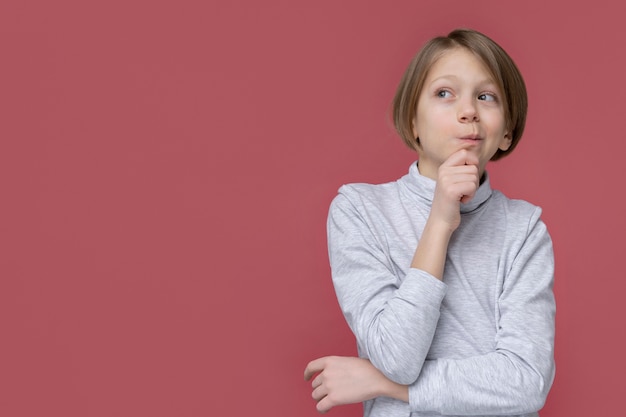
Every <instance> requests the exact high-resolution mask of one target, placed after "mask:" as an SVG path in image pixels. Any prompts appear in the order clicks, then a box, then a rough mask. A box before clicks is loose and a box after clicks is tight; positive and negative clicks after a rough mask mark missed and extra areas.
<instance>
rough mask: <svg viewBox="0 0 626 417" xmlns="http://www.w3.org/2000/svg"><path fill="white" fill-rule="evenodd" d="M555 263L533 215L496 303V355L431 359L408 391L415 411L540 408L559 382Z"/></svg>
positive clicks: (513, 411) (486, 411)
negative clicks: (557, 373)
mask: <svg viewBox="0 0 626 417" xmlns="http://www.w3.org/2000/svg"><path fill="white" fill-rule="evenodd" d="M553 276H554V257H553V252H552V242H551V239H550V236H549V234H548V232H547V230H546V227H545V225H544V224H543V222H541V220H539V210H537V211H536V212H535V215H534V216H533V219H532V220H531V222H530V225H529V232H528V234H527V238H526V241H525V242H524V244H523V246H522V247H521V249H520V251H519V253H518V254H517V256H516V258H515V260H514V262H513V265H512V267H511V270H510V271H509V273H508V274H507V276H506V278H505V281H504V284H503V289H502V293H501V295H500V297H499V300H498V304H497V308H498V309H499V320H498V322H497V325H498V329H497V333H496V339H495V350H494V352H491V353H488V354H486V355H482V356H476V357H470V358H465V359H437V360H432V361H426V362H425V363H424V366H423V368H422V373H421V374H420V377H419V378H418V380H417V381H416V382H415V383H414V384H412V385H411V386H410V388H409V396H410V404H411V409H412V411H435V412H439V413H441V414H457V415H459V414H460V415H462V414H470V415H471V414H523V413H529V412H534V411H537V410H539V409H540V408H541V407H542V406H543V404H544V402H545V399H546V397H547V394H548V391H549V390H550V387H551V385H552V381H553V379H554V317H555V302H554V295H553V293H552V284H553Z"/></svg>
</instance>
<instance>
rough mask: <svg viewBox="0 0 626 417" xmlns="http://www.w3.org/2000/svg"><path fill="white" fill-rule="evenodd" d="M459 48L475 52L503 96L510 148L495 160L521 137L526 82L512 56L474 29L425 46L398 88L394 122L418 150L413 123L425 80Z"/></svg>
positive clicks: (393, 110) (409, 144)
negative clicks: (445, 56)
mask: <svg viewBox="0 0 626 417" xmlns="http://www.w3.org/2000/svg"><path fill="white" fill-rule="evenodd" d="M459 47H460V48H464V49H466V50H468V51H470V52H472V53H473V54H474V55H475V56H476V57H478V58H479V59H480V60H481V61H482V62H483V63H484V64H485V66H486V67H487V69H488V71H489V72H490V75H491V76H492V77H493V80H494V82H495V83H496V84H497V86H498V88H499V89H500V91H501V92H502V94H503V106H504V118H505V121H506V130H507V132H509V135H510V137H511V146H510V147H509V148H508V149H507V150H506V151H502V150H500V149H498V151H497V152H496V153H495V155H494V156H493V157H492V158H491V160H492V161H495V160H497V159H500V158H502V157H504V156H506V155H508V154H509V153H511V152H512V151H513V149H515V146H516V145H517V143H518V142H519V140H520V138H521V137H522V133H523V132H524V126H525V124H526V113H527V110H528V96H527V93H526V85H525V84H524V79H523V78H522V75H521V74H520V72H519V69H518V68H517V66H516V65H515V63H514V62H513V60H512V59H511V57H510V56H509V55H508V54H507V53H506V52H505V51H504V49H502V48H501V47H500V45H498V44H497V43H495V42H494V41H493V40H491V39H490V38H489V37H487V36H485V35H483V34H482V33H480V32H477V31H475V30H471V29H456V30H453V31H452V32H450V33H449V34H448V36H438V37H436V38H433V39H431V40H430V41H428V42H427V43H426V44H425V45H424V46H423V47H422V49H421V50H420V51H419V52H418V53H417V55H415V57H414V58H413V60H412V61H411V63H410V64H409V67H408V68H407V70H406V72H405V73H404V76H403V77H402V80H401V81H400V84H399V85H398V89H397V91H396V95H395V97H394V99H393V102H392V118H393V123H394V126H395V128H396V130H397V131H398V133H399V134H400V137H401V138H402V139H404V142H405V143H406V144H407V146H409V147H410V148H411V149H419V139H418V138H415V137H414V135H413V120H414V118H415V114H416V111H417V102H418V100H419V96H420V94H421V92H422V88H423V86H424V81H425V80H426V76H427V75H428V71H429V70H430V68H431V67H432V66H433V64H434V63H435V62H436V61H437V60H438V59H439V58H440V57H441V56H442V55H443V54H444V53H445V52H447V51H449V50H451V49H454V48H459Z"/></svg>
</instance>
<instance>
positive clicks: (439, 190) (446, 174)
mask: <svg viewBox="0 0 626 417" xmlns="http://www.w3.org/2000/svg"><path fill="white" fill-rule="evenodd" d="M479 180H480V178H479V175H478V158H477V157H476V155H474V154H473V153H471V152H469V151H468V150H466V149H461V150H460V151H457V152H455V153H453V154H452V155H450V157H449V158H448V159H447V160H446V161H444V163H443V164H441V166H440V167H439V171H438V173H437V185H436V187H435V195H434V197H433V205H432V209H431V212H430V217H429V220H431V219H432V221H438V222H441V223H443V224H444V225H446V226H447V227H448V228H449V230H450V232H453V231H454V230H456V229H457V227H459V225H460V224H461V212H460V203H467V202H469V201H470V200H471V199H472V198H474V194H476V190H478V186H479Z"/></svg>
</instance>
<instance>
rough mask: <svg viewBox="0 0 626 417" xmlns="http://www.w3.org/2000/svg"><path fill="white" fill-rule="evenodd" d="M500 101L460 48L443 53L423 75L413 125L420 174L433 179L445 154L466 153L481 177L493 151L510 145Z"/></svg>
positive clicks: (485, 73) (482, 68)
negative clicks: (473, 159) (472, 157)
mask: <svg viewBox="0 0 626 417" xmlns="http://www.w3.org/2000/svg"><path fill="white" fill-rule="evenodd" d="M502 99H503V97H502V93H501V92H500V90H499V89H498V87H497V84H496V83H495V82H494V80H493V79H492V77H491V75H490V74H489V71H488V70H487V67H486V66H485V65H484V64H483V63H482V61H480V59H479V58H477V57H476V56H475V55H474V54H472V53H471V52H470V51H468V50H466V49H463V48H455V49H452V50H449V51H447V52H445V53H444V55H442V56H441V57H440V58H439V59H438V60H437V61H436V62H435V63H434V64H433V65H432V67H431V68H430V70H429V72H428V75H427V77H426V79H425V81H424V86H423V88H422V91H421V93H420V96H419V99H418V102H417V111H416V116H415V119H414V120H413V133H414V135H415V137H419V147H418V154H419V170H420V173H421V174H422V175H425V176H427V177H430V178H432V179H437V171H438V169H439V166H440V165H441V164H442V163H443V162H444V161H445V160H446V159H448V157H449V156H450V155H452V154H453V153H455V152H456V151H459V150H461V149H468V150H469V151H471V152H474V153H475V154H476V156H477V157H478V161H479V166H478V169H479V172H480V174H481V175H482V173H483V172H484V170H485V166H486V165H487V162H488V161H489V160H490V159H491V157H492V156H493V155H494V154H495V153H496V151H497V150H498V149H502V150H506V149H508V148H509V146H511V139H510V135H509V134H508V132H507V131H506V122H505V119H504V107H503V102H502Z"/></svg>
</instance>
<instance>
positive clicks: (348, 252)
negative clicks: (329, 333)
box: [328, 151, 478, 384]
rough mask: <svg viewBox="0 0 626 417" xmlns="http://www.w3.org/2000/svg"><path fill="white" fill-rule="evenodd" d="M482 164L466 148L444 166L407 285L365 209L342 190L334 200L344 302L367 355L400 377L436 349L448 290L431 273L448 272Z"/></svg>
mask: <svg viewBox="0 0 626 417" xmlns="http://www.w3.org/2000/svg"><path fill="white" fill-rule="evenodd" d="M477 163H478V161H477V159H476V157H475V156H474V155H472V154H471V153H469V152H467V151H460V152H457V153H455V154H453V155H452V156H451V157H450V158H449V159H448V160H447V161H446V162H445V163H444V164H443V165H442V166H441V168H440V170H439V178H438V181H437V187H436V191H435V196H434V198H433V206H432V209H431V213H430V215H429V218H428V220H427V222H426V225H425V227H424V230H423V232H422V236H421V238H420V240H419V243H418V245H417V248H416V250H415V253H414V257H413V261H412V263H411V269H409V272H408V273H407V275H406V277H404V280H402V282H401V283H400V280H398V278H397V277H396V276H395V275H394V273H393V271H392V270H391V268H390V266H389V263H388V259H387V254H386V253H385V252H384V251H383V249H382V247H384V244H382V243H381V242H380V241H379V239H377V236H376V235H375V233H374V232H373V230H372V229H373V227H371V226H370V224H369V223H368V219H367V218H365V217H364V214H363V212H362V210H359V208H357V207H355V205H354V204H353V203H352V202H351V201H350V199H348V198H347V197H346V196H345V195H341V194H340V195H339V196H338V197H337V198H336V199H335V200H334V201H333V204H332V205H331V210H330V214H329V220H328V237H329V252H330V261H331V268H332V273H333V283H334V286H335V291H336V293H337V298H338V301H339V304H340V306H341V308H342V311H343V313H344V316H345V317H346V321H347V322H348V325H349V326H350V328H351V329H352V332H353V333H354V335H355V336H356V338H357V341H358V343H359V346H360V347H361V348H362V349H363V353H364V355H365V356H367V357H368V358H369V359H370V361H371V362H372V363H373V364H374V366H375V367H376V368H378V369H380V370H381V371H382V372H383V374H385V375H386V376H387V377H388V378H389V379H391V380H393V381H395V382H398V383H402V384H410V383H412V382H414V381H415V380H416V379H417V377H418V375H419V373H420V370H421V367H422V364H423V362H424V359H425V358H426V354H427V352H428V350H429V348H430V344H431V342H432V338H433V335H434V332H435V328H436V325H437V321H438V319H439V308H440V305H441V301H442V299H443V296H444V292H445V286H444V285H443V284H442V283H441V282H440V281H437V280H435V279H433V277H434V278H437V279H439V280H441V278H442V275H443V268H444V265H445V260H446V252H447V248H448V242H449V239H450V236H451V234H452V232H453V231H454V230H455V229H456V228H457V227H458V225H459V223H460V213H459V204H460V202H461V201H466V200H469V199H471V198H472V197H473V195H474V193H475V192H476V189H477V187H478V169H477V167H476V164H477ZM466 164H467V165H466Z"/></svg>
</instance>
